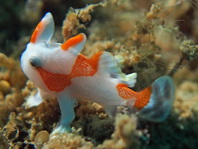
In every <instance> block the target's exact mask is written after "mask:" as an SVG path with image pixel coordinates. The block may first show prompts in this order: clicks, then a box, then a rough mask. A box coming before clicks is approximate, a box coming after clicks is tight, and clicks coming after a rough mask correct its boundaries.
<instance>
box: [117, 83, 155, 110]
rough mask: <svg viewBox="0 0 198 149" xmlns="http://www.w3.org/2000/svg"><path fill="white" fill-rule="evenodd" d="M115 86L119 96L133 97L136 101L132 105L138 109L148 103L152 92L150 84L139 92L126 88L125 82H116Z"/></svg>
mask: <svg viewBox="0 0 198 149" xmlns="http://www.w3.org/2000/svg"><path fill="white" fill-rule="evenodd" d="M116 88H117V90H118V94H119V96H120V97H122V98H124V99H126V100H128V99H132V98H135V99H136V101H135V103H134V106H135V107H136V108H138V109H141V108H143V107H144V106H146V105H147V104H148V102H149V99H150V96H151V92H152V89H151V86H149V87H148V88H146V89H144V90H143V91H141V92H135V91H133V90H131V89H130V88H128V86H127V85H126V84H121V83H120V84H118V85H117V86H116Z"/></svg>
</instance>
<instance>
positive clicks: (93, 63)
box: [21, 13, 174, 133]
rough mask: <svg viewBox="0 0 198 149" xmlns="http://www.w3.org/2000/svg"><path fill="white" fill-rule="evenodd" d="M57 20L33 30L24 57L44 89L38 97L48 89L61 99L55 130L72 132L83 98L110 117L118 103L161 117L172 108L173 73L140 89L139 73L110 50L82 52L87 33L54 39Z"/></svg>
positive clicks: (30, 74)
mask: <svg viewBox="0 0 198 149" xmlns="http://www.w3.org/2000/svg"><path fill="white" fill-rule="evenodd" d="M53 33H54V20H53V17H52V15H51V13H47V14H46V15H45V16H44V17H43V19H42V20H41V21H40V23H39V24H38V25H37V27H36V29H35V30H34V32H33V34H32V36H31V39H30V43H28V45H27V48H26V50H25V51H24V52H23V54H22V57H21V66H22V70H23V71H24V73H25V74H26V75H27V77H28V78H29V79H30V80H31V81H32V82H34V83H35V85H36V86H37V87H38V88H39V94H37V95H36V96H34V97H35V102H38V101H40V100H41V99H42V97H41V96H42V95H43V94H48V95H50V96H54V97H56V98H57V100H58V103H59V106H60V109H61V120H60V123H59V124H58V126H57V127H56V128H55V130H54V132H60V133H61V132H65V131H71V128H70V124H71V122H72V121H73V120H74V118H75V112H74V107H75V106H76V105H77V100H79V99H89V100H91V101H94V102H97V103H99V104H101V105H102V106H103V107H104V109H105V111H106V113H107V114H108V115H109V116H113V115H115V113H116V110H117V107H118V106H120V105H121V106H122V105H124V106H128V107H129V108H130V109H133V110H134V111H136V112H137V111H138V113H139V116H141V117H143V118H145V119H147V120H151V121H156V122H159V121H162V120H164V119H165V118H166V117H167V116H168V114H169V113H170V110H171V107H172V104H173V100H174V84H173V81H172V79H171V77H169V76H162V77H160V78H158V79H157V80H155V81H154V82H153V83H152V84H151V85H150V86H149V87H147V88H146V89H144V90H142V91H140V92H135V91H133V90H132V89H131V88H132V87H134V85H135V83H136V76H137V74H136V73H131V74H128V75H125V74H124V73H123V72H122V71H121V69H120V68H119V66H118V60H116V59H115V58H114V56H113V55H111V54H110V53H108V52H104V51H103V52H98V53H96V54H94V55H93V56H92V57H91V58H87V57H86V56H84V55H82V54H80V52H81V50H82V49H83V46H84V44H85V41H86V36H85V34H83V33H80V34H78V35H76V36H75V37H72V38H70V39H69V40H67V41H66V42H65V43H63V44H60V43H53V42H51V37H52V35H53Z"/></svg>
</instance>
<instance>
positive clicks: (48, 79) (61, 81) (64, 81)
mask: <svg viewBox="0 0 198 149" xmlns="http://www.w3.org/2000/svg"><path fill="white" fill-rule="evenodd" d="M37 70H38V72H39V73H40V75H41V77H42V79H43V81H44V82H45V84H46V86H47V87H48V89H49V90H51V91H56V92H60V91H62V90H63V89H64V88H65V87H66V86H69V85H70V84H71V77H70V76H69V75H67V74H55V73H51V72H48V71H46V70H45V69H42V68H37Z"/></svg>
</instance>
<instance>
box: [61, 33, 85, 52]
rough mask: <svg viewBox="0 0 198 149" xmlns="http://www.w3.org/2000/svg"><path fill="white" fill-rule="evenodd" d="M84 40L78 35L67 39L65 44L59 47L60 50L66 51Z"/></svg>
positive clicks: (81, 35) (82, 36)
mask: <svg viewBox="0 0 198 149" xmlns="http://www.w3.org/2000/svg"><path fill="white" fill-rule="evenodd" d="M83 40H84V35H83V34H78V35H77V36H75V37H72V38H70V39H68V40H67V41H66V42H65V43H63V44H62V45H61V48H62V49H63V50H68V49H69V48H70V47H72V46H75V45H77V44H78V43H80V42H82V41H83Z"/></svg>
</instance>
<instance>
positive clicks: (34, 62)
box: [29, 58, 41, 67]
mask: <svg viewBox="0 0 198 149" xmlns="http://www.w3.org/2000/svg"><path fill="white" fill-rule="evenodd" d="M29 63H30V65H31V66H32V67H41V61H40V59H38V58H31V59H30V60H29Z"/></svg>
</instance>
